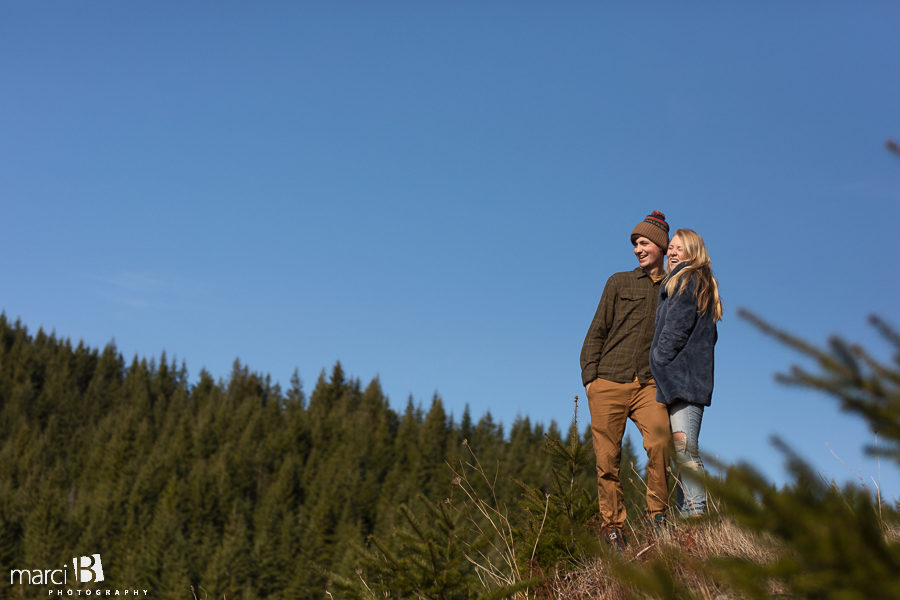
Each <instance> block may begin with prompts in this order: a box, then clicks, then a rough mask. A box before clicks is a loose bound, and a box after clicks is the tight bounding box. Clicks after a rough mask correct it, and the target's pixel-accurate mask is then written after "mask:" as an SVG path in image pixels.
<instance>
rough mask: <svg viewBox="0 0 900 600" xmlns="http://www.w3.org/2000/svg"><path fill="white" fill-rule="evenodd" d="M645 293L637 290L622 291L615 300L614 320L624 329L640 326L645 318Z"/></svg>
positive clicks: (628, 329) (646, 300) (646, 301)
mask: <svg viewBox="0 0 900 600" xmlns="http://www.w3.org/2000/svg"><path fill="white" fill-rule="evenodd" d="M647 303H648V299H647V294H645V293H641V292H638V291H631V290H629V291H623V292H621V293H620V294H619V298H618V301H617V302H616V313H617V314H616V320H617V321H619V322H620V323H622V327H623V329H624V330H625V331H630V330H631V329H634V328H636V327H640V326H641V324H642V323H643V322H644V319H645V318H647Z"/></svg>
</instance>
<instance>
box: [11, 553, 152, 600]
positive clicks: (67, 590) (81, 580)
mask: <svg viewBox="0 0 900 600" xmlns="http://www.w3.org/2000/svg"><path fill="white" fill-rule="evenodd" d="M70 571H71V572H70ZM104 579H105V576H104V575H103V561H102V560H101V559H100V555H99V554H91V555H90V556H76V557H74V558H72V562H71V563H67V564H64V565H63V566H62V568H60V569H10V571H9V584H10V585H28V586H46V587H47V591H48V593H49V595H50V596H109V597H114V596H120V597H122V596H124V597H135V596H147V595H148V593H149V590H144V589H112V588H108V587H105V586H101V587H95V585H96V584H99V583H101V582H102V581H103V580H104ZM2 595H3V594H2V592H0V597H2Z"/></svg>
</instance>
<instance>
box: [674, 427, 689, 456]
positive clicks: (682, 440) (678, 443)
mask: <svg viewBox="0 0 900 600" xmlns="http://www.w3.org/2000/svg"><path fill="white" fill-rule="evenodd" d="M672 441H673V442H674V444H675V451H676V452H684V451H685V450H687V435H685V433H684V432H683V431H676V432H675V433H673V434H672Z"/></svg>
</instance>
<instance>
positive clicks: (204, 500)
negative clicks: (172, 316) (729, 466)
mask: <svg viewBox="0 0 900 600" xmlns="http://www.w3.org/2000/svg"><path fill="white" fill-rule="evenodd" d="M560 410H561V412H563V411H566V412H568V410H569V408H568V407H566V406H560ZM547 435H549V436H554V437H557V438H558V437H559V436H560V432H559V430H558V429H557V427H556V425H555V424H553V423H551V425H550V426H549V428H548V429H545V428H544V427H543V425H541V424H533V423H531V422H530V420H529V419H528V417H520V418H518V419H517V420H516V421H515V422H514V423H513V424H512V426H511V427H510V430H509V432H508V435H504V431H503V428H502V427H501V426H500V425H499V424H498V423H496V422H495V421H494V419H493V418H492V416H491V415H490V413H487V414H485V415H484V416H482V417H481V418H480V419H478V421H477V422H476V421H474V420H473V419H472V417H471V415H470V413H469V410H468V407H467V408H466V410H465V412H464V413H463V414H462V415H461V416H460V417H459V418H458V419H456V418H454V417H452V416H450V415H448V414H447V412H446V410H445V408H444V406H443V403H442V401H441V399H440V397H438V396H437V395H435V397H434V398H433V399H432V401H431V405H430V407H429V408H428V410H427V411H425V410H423V409H422V408H421V407H420V406H417V405H416V404H414V403H413V401H412V399H410V400H409V402H408V404H407V406H406V410H405V411H404V412H403V413H402V414H398V413H397V412H395V411H393V410H392V409H391V408H390V406H389V404H388V399H387V398H386V397H385V395H384V393H383V391H382V389H381V387H380V385H379V382H378V380H377V379H375V380H373V381H371V382H370V383H369V384H368V385H366V386H363V385H362V384H361V382H360V381H359V379H354V378H351V377H348V376H347V375H346V374H345V373H344V371H343V369H342V367H341V365H340V364H336V365H335V366H334V367H333V369H332V370H331V373H330V375H329V376H326V375H325V373H324V372H323V373H322V374H321V375H320V376H319V379H318V381H317V382H316V384H315V387H314V389H313V390H312V392H311V393H310V394H309V395H308V397H307V395H306V394H305V393H304V390H303V387H302V385H301V382H300V380H299V378H298V377H297V376H296V374H295V376H294V378H293V379H292V381H291V386H290V388H289V389H288V390H287V391H286V392H285V391H283V390H282V389H281V388H280V387H279V386H278V385H277V384H273V382H272V381H271V379H270V377H268V376H263V375H261V374H258V373H255V372H252V371H251V370H250V369H248V367H246V366H244V365H241V364H240V363H239V362H237V361H236V362H235V364H234V368H233V370H232V372H231V375H230V377H229V378H228V379H227V380H219V381H216V380H215V379H214V378H213V377H211V376H210V374H209V373H207V372H205V371H203V372H201V373H200V374H199V377H198V379H197V380H196V382H195V383H191V382H190V381H189V377H188V372H187V369H186V367H185V366H184V365H183V364H182V365H181V366H177V365H176V364H175V363H174V361H172V362H170V361H168V360H167V358H166V355H165V354H163V355H162V356H161V357H160V358H159V360H158V361H157V360H147V359H145V358H140V359H139V358H137V357H135V358H134V359H133V360H132V361H131V362H130V363H129V362H126V361H125V360H124V359H123V357H122V356H121V354H119V353H118V351H117V350H116V348H115V346H113V345H112V344H110V345H108V346H106V347H105V348H104V349H103V350H102V351H100V350H98V349H94V348H89V347H87V346H85V345H84V344H81V343H79V344H78V345H77V346H73V344H72V343H71V342H70V341H69V340H68V339H59V338H57V337H56V336H54V335H52V334H50V335H48V334H46V333H45V332H43V331H40V330H39V331H38V332H37V333H36V334H34V335H31V334H30V333H29V332H28V331H27V328H26V327H25V326H23V325H22V324H21V323H20V322H18V321H16V322H15V323H11V322H10V321H9V320H8V319H7V318H6V316H5V315H3V316H0V444H2V445H0V565H2V566H3V568H4V576H5V573H8V570H9V569H11V568H17V569H52V568H59V566H60V565H63V564H66V563H68V562H70V561H71V559H72V557H74V556H80V555H89V554H93V553H99V554H101V556H102V559H103V567H104V571H105V576H106V583H107V584H108V586H109V587H122V588H124V587H127V588H140V589H149V590H151V593H152V594H153V595H154V596H155V597H157V598H179V597H180V598H188V597H190V586H192V585H193V586H195V587H197V589H198V590H199V589H200V588H203V589H204V590H207V591H208V593H209V597H217V598H221V597H223V596H224V597H227V598H229V599H231V598H276V597H277V598H322V597H323V594H324V590H325V585H326V573H327V572H337V573H343V574H345V575H352V573H353V571H354V569H355V561H356V560H357V549H358V548H359V547H361V546H364V545H365V544H366V543H367V539H368V538H369V536H371V535H375V536H378V537H379V538H383V539H386V540H390V538H391V531H392V529H393V528H394V526H395V523H396V520H397V518H398V507H399V506H401V505H403V504H406V503H411V502H412V503H413V504H414V499H415V498H416V497H417V496H419V495H424V497H425V498H427V499H430V500H439V499H441V498H443V497H445V496H446V495H448V494H449V493H450V487H451V483H450V480H451V473H450V470H449V468H448V466H447V465H448V463H449V464H455V463H456V462H457V461H458V460H459V459H460V458H462V459H467V458H468V457H467V456H466V455H465V454H464V453H467V452H469V450H468V448H465V447H464V445H463V441H464V440H468V446H469V447H470V448H471V449H472V450H473V451H474V452H476V453H477V455H478V458H479V460H480V461H481V463H482V464H483V465H488V468H496V465H501V464H502V472H500V473H498V476H497V478H496V488H495V491H496V493H497V495H498V497H499V498H500V500H501V502H508V503H510V504H512V503H515V502H517V501H518V499H519V498H520V497H521V489H522V488H521V487H520V485H521V483H527V484H528V485H530V486H536V487H541V486H547V485H549V484H550V482H549V481H548V478H549V477H550V474H551V468H550V460H551V459H550V457H549V456H548V454H547V452H546V451H545V449H544V442H545V436H547ZM569 435H570V436H576V437H578V436H579V434H578V432H576V431H574V430H573V431H570V432H569ZM587 436H588V433H587V432H586V433H584V434H581V437H582V441H586V440H587V439H588V437H587ZM625 459H626V461H629V460H633V455H631V451H630V446H629V448H628V449H627V452H626V457H625ZM492 465H493V467H492ZM580 477H581V478H583V480H584V482H587V485H591V484H590V481H591V479H592V478H593V477H594V475H593V474H592V473H590V470H586V471H585V472H584V473H582V474H581V475H580ZM517 482H519V483H517ZM27 587H28V586H6V585H4V586H3V588H5V590H6V592H8V593H9V594H10V595H11V596H10V597H26V596H27V597H31V596H28V594H33V590H29V589H27ZM0 593H2V592H0ZM201 597H202V596H201Z"/></svg>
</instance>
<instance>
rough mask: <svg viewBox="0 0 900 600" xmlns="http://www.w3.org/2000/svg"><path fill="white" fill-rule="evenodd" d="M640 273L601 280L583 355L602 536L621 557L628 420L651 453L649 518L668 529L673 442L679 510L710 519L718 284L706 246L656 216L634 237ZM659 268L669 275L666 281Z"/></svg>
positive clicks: (690, 233) (639, 227)
mask: <svg viewBox="0 0 900 600" xmlns="http://www.w3.org/2000/svg"><path fill="white" fill-rule="evenodd" d="M631 243H632V245H633V246H634V254H635V256H636V257H637V259H638V263H639V265H640V266H639V267H637V268H636V269H634V270H633V271H626V272H622V273H616V274H614V275H613V276H612V277H610V278H609V279H608V280H607V282H606V287H605V288H604V289H603V295H602V297H601V298H600V304H599V306H598V307H597V312H596V314H595V315H594V319H593V321H592V322H591V326H590V328H589V329H588V332H587V336H585V339H584V346H583V347H582V349H581V379H582V383H583V384H584V385H585V391H586V392H587V397H588V404H589V406H590V411H591V432H592V436H593V444H594V454H595V455H596V458H597V489H598V495H599V501H600V516H601V517H602V518H603V522H604V525H603V526H604V538H605V540H606V541H607V543H609V544H610V545H611V546H612V547H613V548H615V549H617V550H622V549H624V547H625V545H626V538H625V535H624V531H623V528H624V526H625V517H626V514H625V503H624V494H623V492H622V484H621V481H620V479H619V463H620V461H621V456H622V436H623V435H624V433H625V423H626V420H627V419H628V418H630V419H631V420H632V421H634V423H635V425H637V427H638V429H639V430H640V432H641V435H642V436H643V438H644V444H643V445H644V450H646V451H647V459H648V462H647V516H648V517H649V519H650V521H651V523H652V524H653V525H655V526H664V525H665V524H666V510H667V509H668V506H669V502H668V499H669V488H668V472H667V467H668V463H669V456H670V443H674V451H675V452H674V456H675V462H676V465H677V466H678V469H679V471H680V472H681V473H682V474H681V476H680V477H679V480H678V482H677V486H676V489H677V496H678V510H679V512H680V513H681V514H682V515H684V516H694V515H701V514H703V513H704V512H705V511H706V491H705V490H704V488H703V487H702V485H701V482H700V481H699V479H697V478H693V479H691V478H690V477H688V478H685V476H684V474H683V473H684V472H685V471H688V472H693V473H695V474H697V473H702V472H703V463H702V462H701V460H700V454H699V451H698V442H697V440H698V437H699V435H700V423H701V420H702V418H703V409H704V407H706V406H709V404H710V399H711V398H712V389H713V350H714V347H715V343H716V339H717V333H716V322H717V321H719V320H720V319H721V318H722V302H721V300H720V299H719V292H718V284H717V282H716V278H715V277H714V276H713V274H712V269H711V268H710V261H709V255H708V254H707V252H706V246H705V244H704V243H703V239H702V238H701V237H700V236H699V235H697V233H696V232H694V231H692V230H690V229H679V230H677V231H676V232H675V233H674V235H673V236H672V240H671V242H670V241H669V225H668V223H666V217H665V215H664V214H662V213H661V212H659V211H654V212H653V213H652V214H651V215H649V216H647V218H646V219H644V220H643V221H642V222H640V223H638V225H637V226H636V227H635V228H634V230H633V231H632V232H631ZM664 266H666V267H668V269H667V270H668V274H667V273H666V269H665V268H664Z"/></svg>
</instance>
